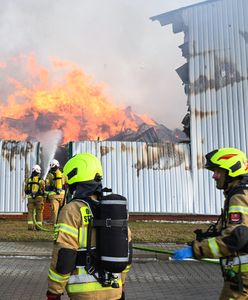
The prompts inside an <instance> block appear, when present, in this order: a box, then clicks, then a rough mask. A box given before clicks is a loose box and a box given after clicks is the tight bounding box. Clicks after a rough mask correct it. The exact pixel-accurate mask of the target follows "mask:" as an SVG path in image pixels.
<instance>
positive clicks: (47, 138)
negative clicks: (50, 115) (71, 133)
mask: <svg viewBox="0 0 248 300" xmlns="http://www.w3.org/2000/svg"><path fill="white" fill-rule="evenodd" d="M36 138H37V139H38V140H39V141H40V143H41V147H42V169H43V172H42V173H43V178H44V179H45V178H46V176H47V173H48V171H49V163H50V161H51V160H52V159H53V158H54V155H55V153H56V150H57V147H58V145H59V144H60V142H61V140H62V132H61V131H60V130H58V129H53V130H49V131H47V132H43V133H39V134H38V136H37V137H36Z"/></svg>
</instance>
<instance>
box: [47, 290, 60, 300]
mask: <svg viewBox="0 0 248 300" xmlns="http://www.w3.org/2000/svg"><path fill="white" fill-rule="evenodd" d="M46 296H47V300H61V297H60V296H61V295H56V294H53V293H51V292H50V291H47V293H46Z"/></svg>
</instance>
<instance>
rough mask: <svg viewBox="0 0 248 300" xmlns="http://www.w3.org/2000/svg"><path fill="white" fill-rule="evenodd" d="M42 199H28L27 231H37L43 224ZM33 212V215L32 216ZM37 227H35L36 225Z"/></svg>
mask: <svg viewBox="0 0 248 300" xmlns="http://www.w3.org/2000/svg"><path fill="white" fill-rule="evenodd" d="M43 210H44V199H43V197H40V196H38V197H35V198H34V199H33V198H28V229H29V230H34V229H37V230H39V229H40V228H39V226H41V225H42V222H43ZM34 212H35V214H34ZM36 224H37V225H38V226H37V225H36Z"/></svg>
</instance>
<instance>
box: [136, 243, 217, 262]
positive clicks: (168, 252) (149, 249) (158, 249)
mask: <svg viewBox="0 0 248 300" xmlns="http://www.w3.org/2000/svg"><path fill="white" fill-rule="evenodd" d="M133 249H136V250H142V251H148V252H154V253H162V254H170V255H172V254H173V253H174V252H175V250H165V249H161V248H153V247H144V246H133ZM184 260H194V261H203V262H207V263H212V264H219V260H218V259H212V258H202V259H195V258H190V259H184Z"/></svg>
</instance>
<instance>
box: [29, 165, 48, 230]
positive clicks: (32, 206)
mask: <svg viewBox="0 0 248 300" xmlns="http://www.w3.org/2000/svg"><path fill="white" fill-rule="evenodd" d="M40 174H41V167H40V166H39V165H34V166H33V168H32V173H31V176H30V177H29V178H28V180H26V182H25V194H26V195H27V196H28V230H35V229H37V230H40V227H41V226H42V222H43V210H44V191H45V182H44V180H42V179H41V177H40ZM35 214H36V216H35ZM34 218H36V220H35V219H34Z"/></svg>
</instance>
